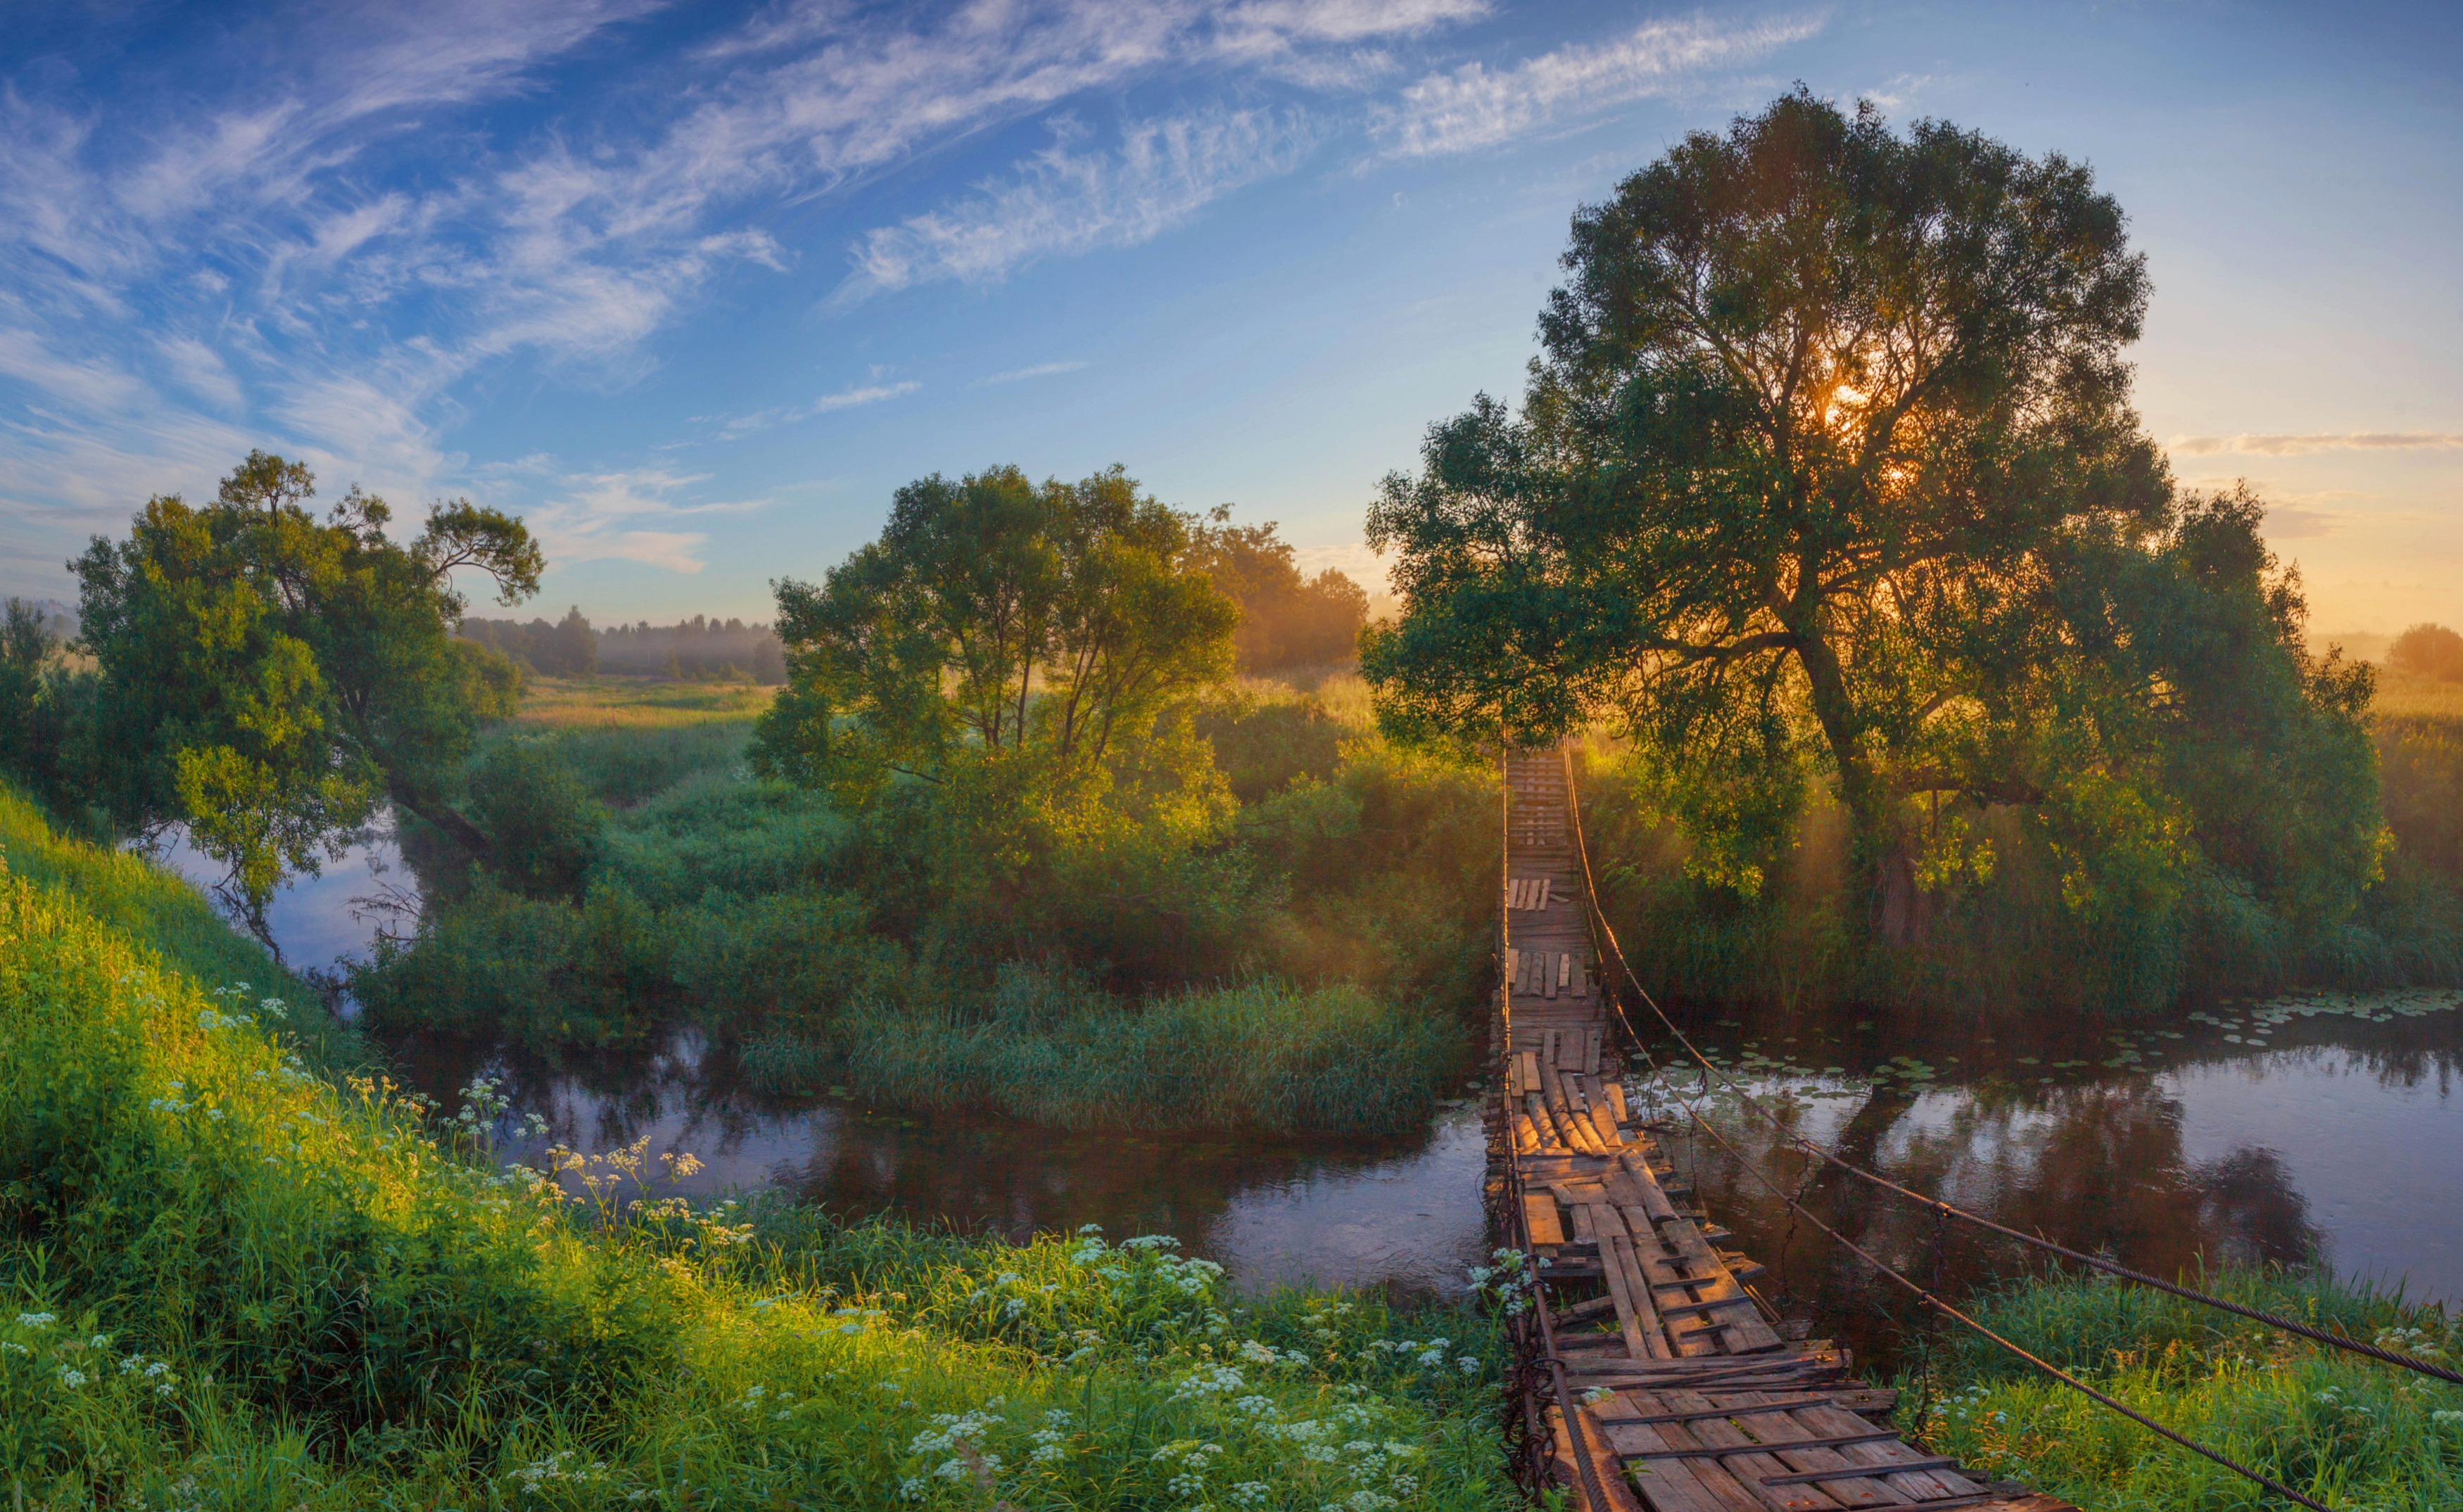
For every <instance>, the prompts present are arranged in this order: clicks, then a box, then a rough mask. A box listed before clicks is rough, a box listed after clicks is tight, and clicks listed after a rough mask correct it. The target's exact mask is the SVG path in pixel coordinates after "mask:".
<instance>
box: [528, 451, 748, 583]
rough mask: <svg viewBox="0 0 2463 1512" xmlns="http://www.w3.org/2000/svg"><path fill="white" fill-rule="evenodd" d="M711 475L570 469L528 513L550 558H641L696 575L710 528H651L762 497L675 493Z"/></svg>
mask: <svg viewBox="0 0 2463 1512" xmlns="http://www.w3.org/2000/svg"><path fill="white" fill-rule="evenodd" d="M709 476H710V475H709V474H708V473H678V472H670V471H668V470H666V469H665V468H663V467H643V468H635V469H631V470H620V471H612V472H580V473H568V474H566V475H565V476H563V477H562V478H560V479H559V480H558V484H559V486H560V487H561V489H562V491H561V492H559V493H558V494H556V496H555V497H553V498H551V499H549V500H548V502H547V503H546V504H544V505H542V506H540V507H539V508H536V509H534V510H533V511H531V514H530V516H529V523H530V526H531V529H533V530H534V532H535V533H536V534H537V536H538V538H539V545H540V547H541V548H542V549H543V550H545V551H546V552H547V553H548V557H549V559H550V560H552V561H556V562H639V563H641V564H643V566H645V567H656V568H662V569H665V571H667V572H686V573H692V572H700V571H701V570H702V568H703V567H704V566H705V565H707V564H705V563H704V562H703V561H702V559H701V558H700V556H699V555H697V554H696V553H697V552H698V551H700V549H701V547H702V546H703V544H704V543H706V542H707V541H708V539H709V535H708V531H703V530H679V529H657V528H656V527H657V526H659V525H662V524H667V523H671V522H674V521H677V520H680V519H683V518H687V517H689V516H692V515H700V514H719V513H739V512H742V511H744V510H747V509H757V508H761V507H762V504H763V502H764V501H761V500H749V501H732V502H727V503H700V504H686V503H679V502H678V501H677V500H676V499H675V498H674V497H673V496H674V495H675V494H676V493H678V492H679V491H680V490H684V489H688V488H690V487H692V486H694V485H695V484H701V483H708V481H709Z"/></svg>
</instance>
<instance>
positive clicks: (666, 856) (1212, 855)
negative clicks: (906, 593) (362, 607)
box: [354, 676, 1495, 1133]
mask: <svg viewBox="0 0 2463 1512" xmlns="http://www.w3.org/2000/svg"><path fill="white" fill-rule="evenodd" d="M634 691H635V690H626V689H622V688H618V689H616V690H614V692H613V693H612V694H611V697H614V698H616V700H617V702H616V703H615V704H614V705H613V706H614V707H615V708H616V709H617V710H618V711H619V712H620V713H621V712H623V711H626V710H630V709H633V708H635V707H637V704H636V703H633V702H624V701H625V700H628V699H632V698H633V697H634ZM687 691H688V692H690V693H692V694H694V695H696V696H708V693H707V690H705V689H701V688H691V689H688V690H687ZM570 710H571V705H569V704H568V705H564V706H562V709H561V711H560V712H559V713H558V714H557V716H556V719H557V721H558V722H559V723H558V724H557V725H556V728H555V729H554V730H552V731H550V732H546V733H542V732H539V731H534V730H531V729H528V728H524V727H516V728H512V729H507V730H504V731H500V732H498V733H497V734H495V735H494V736H492V737H491V739H490V743H489V745H488V746H487V748H486V749H484V750H483V751H482V753H481V754H480V756H479V758H478V760H477V761H476V763H474V766H473V770H472V779H471V780H472V786H473V789H474V793H475V794H476V801H477V807H478V808H479V809H480V810H481V811H482V813H483V815H486V814H497V813H501V814H503V815H505V817H504V819H503V820H502V823H503V824H504V825H505V826H506V827H507V829H508V832H512V830H514V829H518V830H519V832H520V834H521V836H522V839H521V841H520V843H519V846H518V847H517V848H516V849H517V850H518V853H521V854H523V855H527V856H534V857H539V856H555V857H561V858H564V859H562V860H561V861H560V862H559V863H558V866H557V868H556V869H555V874H556V875H554V876H552V877H551V876H548V875H544V873H545V871H546V870H547V869H544V868H543V869H541V871H542V875H539V876H538V877H535V878H534V879H533V881H532V882H531V884H530V885H523V879H522V878H519V877H512V876H506V877H490V876H488V875H480V874H475V873H467V872H466V873H461V874H455V873H451V872H447V871H433V872H432V873H431V875H430V876H429V878H428V881H429V896H430V900H431V901H430V907H429V909H428V911H427V915H426V917H425V919H424V920H423V921H422V924H421V927H420V930H419V932H418V934H417V935H416V936H415V937H414V938H412V939H410V940H403V941H398V942H393V943H390V944H388V945H386V946H384V947H383V948H382V949H381V950H380V951H379V953H378V956H377V959H376V960H375V961H374V962H373V963H372V964H371V965H370V967H369V968H368V969H366V970H364V971H362V972H360V974H359V976H358V977H357V979H356V980H355V983H354V987H355V990H356V991H357V993H358V995H359V997H360V1001H361V1002H362V1003H363V1004H365V1005H366V1006H367V1008H368V1010H369V1013H370V1016H371V1020H372V1022H374V1023H375V1024H377V1025H378V1026H382V1027H387V1028H407V1027H420V1028H441V1029H446V1030H449V1031H453V1032H457V1033H463V1034H469V1035H474V1036H489V1035H494V1034H499V1033H502V1034H508V1035H512V1036H513V1037H515V1038H519V1039H522V1040H525V1041H528V1042H531V1043H533V1044H536V1045H541V1046H574V1045H579V1046H585V1047H586V1046H589V1045H592V1044H596V1043H608V1042H613V1041H619V1040H623V1039H627V1038H635V1037H639V1036H643V1035H645V1034H648V1033H651V1032H653V1031H655V1030H657V1029H658V1028H660V1027H662V1026H665V1025H669V1024H673V1023H677V1022H686V1021H689V1022H692V1023H696V1024H698V1025H700V1026H703V1027H705V1028H707V1029H708V1030H709V1031H711V1032H712V1033H713V1034H714V1035H715V1036H716V1037H717V1038H718V1039H719V1040H720V1041H721V1043H722V1044H726V1045H731V1046H733V1047H735V1048H738V1049H740V1050H741V1051H742V1052H743V1055H744V1061H745V1066H746V1069H748V1070H750V1071H751V1072H752V1074H753V1077H754V1079H755V1080H756V1081H757V1082H760V1083H762V1084H765V1085H766V1086H768V1087H769V1088H771V1089H772V1090H774V1091H798V1090H818V1089H819V1088H821V1087H824V1086H838V1087H844V1088H846V1089H848V1090H850V1091H852V1092H853V1093H854V1094H855V1095H858V1096H860V1097H862V1098H865V1099H867V1100H870V1101H874V1102H880V1103H887V1104H897V1105H904V1106H908V1107H924V1108H950V1107H959V1106H973V1107H984V1108H990V1109H995V1110H998V1111H1000V1112H1005V1113H1009V1114H1012V1115H1015V1116H1020V1117H1025V1118H1030V1119H1034V1120H1036V1121H1040V1122H1045V1123H1051V1124H1057V1125H1064V1126H1068V1127H1076V1128H1085V1127H1096V1126H1107V1125H1108V1126H1122V1125H1131V1124H1135V1125H1143V1126H1149V1127H1195V1126H1200V1125H1215V1126H1220V1125H1225V1124H1246V1125H1249V1126H1252V1127H1257V1128H1262V1129H1268V1130H1273V1131H1276V1132H1302V1131H1316V1132H1325V1133H1352V1132H1370V1131H1382V1130H1389V1129H1393V1128H1399V1127H1404V1126H1406V1125H1408V1124H1409V1123H1411V1122H1413V1121H1414V1120H1417V1119H1419V1118H1421V1117H1424V1116H1425V1115H1426V1114H1427V1112H1428V1110H1429V1108H1430V1106H1431V1105H1432V1104H1433V1102H1434V1100H1435V1099H1436V1097H1437V1096H1438V1095H1439V1092H1440V1091H1441V1089H1442V1088H1443V1086H1444V1085H1445V1083H1446V1082H1447V1080H1448V1079H1449V1077H1450V1076H1451V1075H1453V1074H1454V1073H1455V1072H1456V1071H1457V1070H1458V1069H1460V1068H1461V1066H1462V1064H1463V1063H1464V1061H1465V1060H1466V1058H1467V1056H1468V1054H1469V1047H1470V1046H1471V1043H1472V1036H1471V1032H1470V1020H1471V1015H1472V1014H1473V1013H1475V1011H1476V1004H1477V1003H1478V1001H1479V989H1480V983H1481V981H1482V979H1483V975H1484V973H1485V972H1486V971H1487V969H1488V965H1489V961H1488V940H1489V939H1490V935H1491V932H1492V930H1493V922H1492V920H1491V918H1490V915H1489V910H1488V907H1487V903H1488V898H1487V890H1486V887H1485V885H1484V881H1483V879H1484V878H1485V877H1486V876H1487V875H1488V869H1489V868H1490V867H1492V866H1493V850H1494V844H1495V806H1494V796H1493V788H1492V787H1491V786H1490V785H1489V783H1488V782H1487V780H1486V779H1485V777H1484V775H1482V774H1478V773H1465V772H1463V771H1460V770H1457V769H1453V768H1449V767H1444V766H1442V765H1439V764H1435V763H1431V762H1428V761H1425V760H1422V759H1419V758H1416V757H1412V756H1409V755H1407V754H1406V753H1404V752H1401V751H1398V750H1395V749H1393V748H1392V747H1390V746H1388V745H1385V744H1384V743H1383V742H1382V741H1380V740H1378V739H1377V738H1376V737H1375V736H1374V734H1373V733H1372V732H1371V731H1370V730H1369V729H1368V727H1367V704H1366V699H1365V695H1364V691H1363V690H1362V688H1361V685H1360V683H1359V681H1358V680H1357V679H1356V678H1351V677H1348V676H1330V677H1320V678H1313V679H1311V680H1310V685H1309V687H1308V688H1307V689H1306V690H1305V691H1304V690H1303V689H1301V688H1300V687H1298V686H1296V685H1294V684H1292V683H1288V682H1276V681H1270V680H1244V681H1243V684H1242V685H1241V686H1240V687H1239V688H1237V689H1235V690H1232V691H1231V693H1230V694H1229V695H1228V696H1226V697H1225V698H1223V699H1222V700H1220V701H1218V702H1216V703H1215V704H1214V705H1213V706H1211V707H1210V709H1209V710H1208V711H1207V713H1206V715H1205V717H1204V718H1203V719H1202V720H1201V722H1200V724H1199V731H1198V733H1199V735H1200V736H1201V737H1202V738H1203V739H1204V740H1205V741H1206V742H1207V748H1208V749H1209V751H1210V754H1211V759H1212V761H1213V762H1214V763H1215V764H1216V766H1217V767H1218V768H1219V769H1220V771H1221V772H1222V773H1223V774H1224V779H1225V783H1226V786H1227V787H1228V788H1229V789H1230V791H1229V794H1228V795H1227V796H1226V798H1225V800H1224V802H1223V803H1222V805H1221V809H1220V815H1221V816H1220V818H1219V819H1217V820H1214V821H1210V823H1209V825H1208V826H1207V827H1206V828H1205V830H1204V832H1203V833H1202V834H1200V835H1199V836H1198V837H1197V839H1196V842H1195V843H1190V841H1189V840H1188V838H1187V837H1185V836H1184V837H1180V838H1175V839H1174V840H1172V841H1171V842H1170V843H1156V842H1155V841H1153V840H1152V839H1151V838H1150V837H1149V836H1147V835H1145V834H1143V833H1141V832H1137V831H1136V830H1134V829H1133V828H1132V829H1127V830H1120V829H1110V830H1107V829H1105V828H1103V827H1102V826H1101V825H1095V826H1090V827H1085V828H1081V829H1079V830H1078V831H1075V832H1069V833H1067V834H1065V835H1064V836H1063V837H1062V838H1061V839H1060V840H1059V841H1057V842H1055V843H1050V844H1047V845H1044V846H1043V847H1042V848H1041V849H1040V850H1035V849H1034V848H1032V847H1024V846H1021V847H1020V848H1019V853H1020V854H1023V855H1024V856H1025V859H1023V860H1020V859H1017V858H1016V857H1015V856H1013V855H1010V854H1007V853H1003V854H998V855H987V854H985V853H981V852H980V851H978V850H977V849H975V848H973V847H971V846H970V845H967V844H953V843H952V842H951V841H949V840H948V837H947V831H946V829H945V827H944V826H943V825H942V824H941V823H940V822H939V820H938V818H937V817H936V810H934V809H933V808H932V806H931V802H930V794H928V793H927V792H926V791H925V790H923V789H922V788H915V787H909V788H905V789H902V790H898V791H893V792H892V793H891V794H890V795H889V796H888V797H887V798H886V799H885V800H884V801H883V802H881V803H879V804H876V805H874V806H872V807H871V808H869V809H865V810H857V811H853V812H842V811H840V810H838V809H836V808H835V807H833V805H832V804H831V802H830V801H829V799H828V798H827V797H826V796H825V795H823V794H821V793H818V792H815V791H812V790H809V789H805V788H795V787H789V786H786V785H782V784H776V783H769V782H763V781H760V780H758V779H755V778H754V777H752V775H751V774H750V773H749V772H747V771H746V770H745V769H744V768H743V766H742V764H741V760H740V757H741V751H742V745H743V739H744V726H743V725H742V724H740V723H738V722H736V721H735V720H734V719H733V718H732V715H731V714H730V712H729V711H728V710H725V709H713V710H705V711H703V712H704V716H705V717H703V718H702V719H701V720H700V722H699V723H692V722H690V721H687V720H686V719H684V718H683V717H682V715H681V714H679V713H677V712H676V711H675V710H669V711H668V715H669V716H672V717H670V718H669V723H667V724H664V725H660V726H657V727H638V726H635V725H632V724H624V723H621V722H619V723H616V724H609V725H606V726H602V727H593V726H590V725H588V724H585V723H582V722H581V721H579V720H578V717H575V716H573V715H572V714H571V712H570ZM627 717H629V716H627ZM490 822H492V821H490ZM413 841H414V846H415V845H416V830H415V827H414V829H413ZM427 853H428V854H429V855H430V856H431V857H433V856H435V855H436V854H437V853H436V852H435V850H434V849H433V848H432V847H431V848H430V849H429V850H428V852H427ZM440 864H441V863H440ZM1363 1046H1374V1047H1376V1048H1377V1053H1376V1057H1375V1063H1374V1068H1373V1070H1372V1068H1371V1066H1370V1064H1369V1061H1368V1058H1366V1057H1363V1056H1362V1054H1361V1053H1360V1048H1361V1047H1363Z"/></svg>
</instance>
